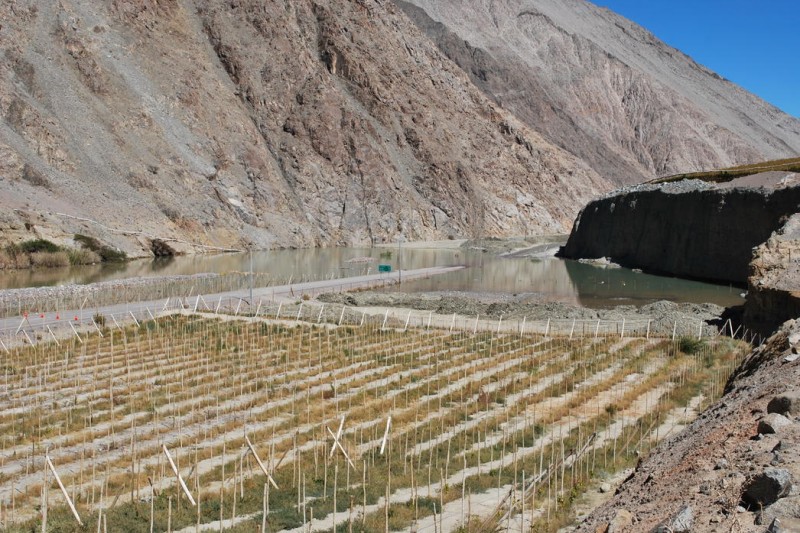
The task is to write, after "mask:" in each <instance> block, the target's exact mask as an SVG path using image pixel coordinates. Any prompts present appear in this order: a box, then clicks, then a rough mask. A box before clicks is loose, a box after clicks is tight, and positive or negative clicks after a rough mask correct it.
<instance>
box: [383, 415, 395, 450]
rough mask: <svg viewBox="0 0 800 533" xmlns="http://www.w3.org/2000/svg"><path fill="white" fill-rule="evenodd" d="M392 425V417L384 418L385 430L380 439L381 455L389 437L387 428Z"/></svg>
mask: <svg viewBox="0 0 800 533" xmlns="http://www.w3.org/2000/svg"><path fill="white" fill-rule="evenodd" d="M391 425H392V417H391V416H390V417H389V418H387V419H386V431H384V432H383V441H381V455H383V450H384V449H385V448H386V441H387V440H388V438H389V428H390V427H391Z"/></svg>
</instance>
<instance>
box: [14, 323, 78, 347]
mask: <svg viewBox="0 0 800 533" xmlns="http://www.w3.org/2000/svg"><path fill="white" fill-rule="evenodd" d="M92 322H94V321H92ZM47 331H49V332H50V336H51V337H53V340H54V341H55V343H56V346H61V344H60V343H59V342H58V339H57V338H56V336H55V334H54V333H53V330H52V329H50V326H47ZM0 342H2V341H0ZM3 347H4V348H5V344H4V345H3ZM6 351H8V348H6Z"/></svg>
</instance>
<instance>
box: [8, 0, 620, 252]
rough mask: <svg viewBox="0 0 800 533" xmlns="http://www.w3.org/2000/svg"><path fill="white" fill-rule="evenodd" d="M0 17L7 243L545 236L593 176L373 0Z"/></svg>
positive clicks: (15, 5)
mask: <svg viewBox="0 0 800 533" xmlns="http://www.w3.org/2000/svg"><path fill="white" fill-rule="evenodd" d="M0 19H2V20H3V25H2V29H0V39H2V42H3V43H4V47H5V53H4V56H3V57H2V64H1V66H0V69H2V75H0V116H2V117H3V119H2V122H0V194H2V195H3V198H4V206H5V207H6V209H4V212H3V214H2V220H0V224H1V227H0V229H1V230H2V233H3V236H4V237H5V238H7V239H9V240H15V239H17V240H19V239H23V238H30V237H31V236H32V235H39V236H43V237H47V238H51V239H53V240H56V241H60V242H64V241H66V240H68V239H69V238H70V237H71V236H72V234H74V233H87V234H90V235H95V236H97V237H99V238H100V239H101V240H103V241H104V242H109V243H112V244H114V245H117V246H119V247H121V248H123V249H125V250H126V251H128V252H129V253H132V254H141V253H143V252H145V251H146V250H148V249H149V247H150V242H151V241H152V239H153V237H159V238H161V239H162V240H165V241H167V242H169V243H170V244H171V246H173V247H174V248H176V249H178V250H198V249H199V248H197V247H194V246H190V245H189V244H188V243H189V242H192V243H202V244H204V245H207V246H218V247H231V248H243V247H246V246H251V245H254V246H257V247H268V246H313V245H335V244H368V243H370V242H380V241H384V240H393V239H395V238H397V237H398V236H399V235H402V236H403V237H404V238H406V239H429V238H447V237H449V236H469V235H478V234H480V235H496V236H500V235H511V234H532V233H543V232H559V231H566V230H568V229H569V227H570V225H571V222H572V219H573V217H574V215H575V214H576V213H577V211H578V209H579V208H580V207H581V206H582V205H583V204H584V203H585V202H586V201H588V200H589V199H590V198H591V197H592V196H593V195H595V194H597V193H598V192H600V191H603V190H606V189H607V188H608V187H609V185H608V183H607V182H606V181H605V180H603V179H602V178H600V176H599V175H598V174H597V173H595V172H594V171H593V170H591V169H590V168H589V167H588V166H587V165H585V164H584V163H582V162H580V161H579V160H578V159H577V158H575V157H574V156H572V155H570V154H568V153H567V152H565V151H563V150H561V149H559V148H556V147H554V146H553V145H551V144H550V143H548V142H547V141H545V140H544V139H543V138H542V137H540V136H539V135H538V134H536V133H534V132H533V131H531V130H530V129H528V128H527V127H526V126H524V125H523V124H522V123H520V122H519V121H517V120H516V119H515V118H514V117H513V116H511V115H510V114H509V113H507V112H506V111H504V110H503V109H501V108H499V107H498V106H497V105H496V104H495V103H493V102H491V101H490V100H489V99H488V98H486V97H485V96H484V95H483V93H481V92H480V91H479V90H478V89H476V88H475V87H474V86H473V85H472V84H471V83H470V82H469V80H468V78H467V76H466V75H465V74H464V73H463V72H462V71H461V70H460V69H459V68H458V67H456V66H455V65H454V64H453V63H451V62H450V61H449V60H448V59H447V58H445V57H444V56H443V55H442V54H441V53H440V52H439V51H438V50H437V49H436V48H435V46H434V45H433V44H432V43H430V42H429V41H428V40H427V39H426V38H425V37H424V36H423V35H422V34H421V33H420V32H419V31H418V30H417V29H416V27H415V26H414V25H413V24H412V23H411V22H410V21H408V19H407V18H406V17H405V16H404V15H403V14H402V13H401V12H400V11H399V10H398V9H397V8H396V7H395V6H394V5H393V4H391V3H388V2H381V1H378V0H360V1H357V2H350V1H345V0H335V1H332V2H320V3H317V2H313V1H309V0H291V1H285V2H284V1H267V2H263V1H256V0H236V1H233V2H222V1H219V0H197V1H194V2H193V1H188V0H186V1H178V0H173V1H162V2H156V1H149V0H115V1H113V2H98V1H91V0H79V1H60V2H56V1H46V2H39V1H34V0H26V1H18V2H11V3H8V2H6V3H3V5H2V6H0ZM74 217H78V218H74ZM82 218H88V219H91V220H93V221H97V222H99V223H100V224H101V225H99V224H95V223H93V222H87V221H84V220H80V219H82Z"/></svg>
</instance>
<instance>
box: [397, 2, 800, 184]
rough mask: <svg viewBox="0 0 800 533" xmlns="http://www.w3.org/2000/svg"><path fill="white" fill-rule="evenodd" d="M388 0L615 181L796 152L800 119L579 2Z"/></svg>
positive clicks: (511, 104)
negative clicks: (393, 2)
mask: <svg viewBox="0 0 800 533" xmlns="http://www.w3.org/2000/svg"><path fill="white" fill-rule="evenodd" d="M396 2H397V3H398V5H400V6H401V7H402V8H403V9H404V10H405V11H406V12H407V13H408V14H409V16H410V17H411V18H412V19H413V20H414V21H415V22H416V23H417V24H418V25H419V26H420V27H421V28H422V29H423V30H424V31H425V32H426V33H427V34H428V35H429V36H430V37H431V38H432V39H433V40H434V41H435V42H436V43H437V44H438V46H439V48H440V49H441V50H442V51H443V52H444V53H445V54H446V55H447V56H448V57H450V58H452V59H453V60H454V61H455V62H456V63H457V64H459V65H460V66H461V67H462V68H463V69H464V70H465V71H466V72H468V73H469V75H470V77H471V78H472V80H473V82H474V83H475V84H476V85H478V86H479V87H480V88H481V89H482V90H483V91H484V92H485V93H486V94H487V95H488V96H490V97H492V98H493V99H494V100H495V101H497V102H499V103H500V104H501V105H502V106H503V107H504V108H506V109H508V110H510V111H512V112H513V113H515V114H516V115H517V117H519V118H520V119H521V120H523V121H524V122H525V123H527V124H528V125H529V126H531V127H533V128H534V129H536V130H537V131H539V132H540V133H542V134H543V135H544V136H545V137H546V138H548V139H550V140H551V141H553V142H554V143H556V144H557V145H559V146H562V147H564V148H566V149H567V150H569V151H571V152H572V153H574V154H576V155H578V156H579V157H581V158H583V159H584V160H585V161H587V162H589V163H590V165H591V166H592V167H593V168H595V169H596V170H597V171H598V172H600V174H601V175H603V176H606V177H608V178H609V179H612V180H614V181H615V182H617V183H632V182H638V181H643V180H644V179H646V178H651V177H655V176H663V175H668V174H673V173H678V172H686V171H690V170H700V169H710V168H721V167H725V166H730V165H732V164H738V163H742V162H752V161H756V160H764V159H769V158H777V157H786V156H791V155H796V154H797V153H800V120H798V119H797V118H795V117H791V116H789V115H787V114H785V113H783V112H781V111H780V110H779V109H777V108H775V107H774V106H772V105H770V104H768V103H766V102H764V101H763V100H761V99H759V98H758V97H756V96H754V95H752V94H750V93H748V92H746V91H744V90H743V89H741V88H740V87H738V86H736V85H734V84H732V83H730V82H728V81H726V80H724V79H722V78H721V77H720V76H719V75H717V74H715V73H713V72H711V71H709V70H708V69H706V68H705V67H702V66H701V65H698V64H697V63H695V62H694V61H693V60H692V59H691V58H689V57H687V56H686V55H684V54H683V53H681V52H680V51H678V50H676V49H674V48H671V47H669V46H667V45H666V44H664V43H663V42H661V41H659V40H658V39H656V38H655V37H654V36H653V35H652V34H651V33H649V32H648V31H647V30H645V29H644V28H642V27H640V26H638V25H636V24H634V23H632V22H631V21H629V20H627V19H625V18H623V17H620V16H619V15H616V14H615V13H613V12H611V11H609V10H607V9H602V8H599V7H597V6H595V5H594V4H591V3H589V2H586V1H585V0H560V1H558V2H554V1H552V0H525V1H523V2H519V1H518V0H469V1H467V0H408V1H404V0H396ZM412 4H413V5H412Z"/></svg>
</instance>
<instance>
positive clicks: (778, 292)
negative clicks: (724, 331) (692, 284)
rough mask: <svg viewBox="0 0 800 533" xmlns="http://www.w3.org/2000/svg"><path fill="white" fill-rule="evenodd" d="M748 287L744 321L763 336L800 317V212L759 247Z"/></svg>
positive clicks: (754, 256)
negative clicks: (787, 321) (785, 322)
mask: <svg viewBox="0 0 800 533" xmlns="http://www.w3.org/2000/svg"><path fill="white" fill-rule="evenodd" d="M747 289H748V290H747V302H746V303H745V306H744V320H745V323H746V324H747V325H748V327H750V328H751V329H754V330H755V331H758V332H759V333H761V334H762V335H768V334H769V333H770V332H772V331H774V330H775V328H776V327H777V326H778V325H780V324H781V323H783V322H784V321H786V320H789V319H791V318H796V317H800V214H794V215H792V216H791V217H789V218H788V220H786V221H785V224H784V225H783V226H782V227H780V228H779V229H777V230H776V231H775V233H774V234H773V235H772V236H770V238H769V239H768V240H767V241H766V242H764V243H763V244H761V245H759V246H758V248H756V250H755V252H754V255H753V260H752V262H751V263H750V276H749V278H748V283H747Z"/></svg>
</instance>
